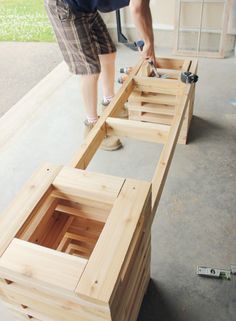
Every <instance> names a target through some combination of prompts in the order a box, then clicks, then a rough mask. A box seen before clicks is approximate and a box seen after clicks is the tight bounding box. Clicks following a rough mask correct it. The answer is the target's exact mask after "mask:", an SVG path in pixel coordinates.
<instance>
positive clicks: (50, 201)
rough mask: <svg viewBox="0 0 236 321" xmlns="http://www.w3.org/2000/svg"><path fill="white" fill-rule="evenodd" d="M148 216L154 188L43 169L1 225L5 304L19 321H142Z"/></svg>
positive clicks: (1, 284)
mask: <svg viewBox="0 0 236 321" xmlns="http://www.w3.org/2000/svg"><path fill="white" fill-rule="evenodd" d="M39 178H40V180H39ZM29 197H30V198H29ZM27 198H29V199H28V202H27V204H24V206H22V205H23V202H24V201H25V200H26V199H27ZM15 213H18V215H17V220H16V221H15V220H14V216H15ZM150 215H151V184H150V183H148V182H142V181H136V180H131V179H123V178H117V177H110V176H106V175H102V174H95V173H89V172H87V171H83V170H79V169H74V168H70V167H63V168H60V167H56V166H50V165H46V166H44V167H43V168H41V169H40V170H39V172H37V173H36V174H35V175H34V176H33V177H32V178H31V179H30V181H29V182H28V183H27V184H26V186H25V187H24V189H23V190H22V191H21V193H20V194H19V195H18V197H17V199H16V200H15V202H14V203H13V204H12V205H11V206H10V208H9V209H7V210H6V213H5V215H4V219H3V221H2V222H1V225H0V232H1V233H0V235H1V237H0V250H1V253H2V256H1V258H0V277H1V279H0V296H1V299H2V300H3V302H5V304H6V305H7V306H8V307H10V308H11V309H12V310H13V311H14V313H16V314H17V318H19V315H21V319H20V320H27V319H29V318H30V319H33V320H41V321H46V320H58V321H65V320H70V321H73V320H74V321H78V320H124V321H125V320H127V321H128V320H136V318H137V315H138V311H139V306H140V304H141V302H142V298H143V295H144V293H145V291H146V288H147V285H148V282H149V278H150V259H151V245H150V240H151V231H150V228H151V223H150V219H149V218H150ZM6 226H7V229H6ZM137 300H138V301H137ZM137 302H139V304H137Z"/></svg>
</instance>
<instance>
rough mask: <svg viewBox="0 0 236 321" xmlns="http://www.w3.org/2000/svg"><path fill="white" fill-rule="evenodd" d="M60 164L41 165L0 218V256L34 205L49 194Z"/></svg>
mask: <svg viewBox="0 0 236 321" xmlns="http://www.w3.org/2000/svg"><path fill="white" fill-rule="evenodd" d="M60 169H61V167H60V166H52V165H49V164H46V165H44V166H42V167H41V168H40V169H39V170H38V171H37V172H36V173H34V174H33V176H32V177H31V179H30V180H29V181H28V182H27V183H26V185H25V186H24V187H23V189H22V190H21V192H20V193H19V194H18V195H17V196H16V198H15V200H14V201H13V202H12V203H11V205H10V207H9V208H8V209H6V210H5V211H4V212H3V213H2V215H1V219H0V256H1V255H2V254H3V253H4V251H5V250H6V248H7V246H8V245H9V244H10V242H11V240H12V239H13V238H14V237H15V235H16V234H17V232H18V231H19V228H21V227H22V225H23V224H24V222H25V221H26V220H27V218H28V217H29V216H30V214H31V212H32V211H33V210H34V208H35V207H36V205H37V204H38V203H39V202H40V201H44V200H45V198H46V197H47V196H48V194H50V192H51V190H52V187H51V184H52V182H53V180H54V179H55V177H56V175H57V174H58V172H59V171H60Z"/></svg>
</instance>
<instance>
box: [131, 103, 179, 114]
mask: <svg viewBox="0 0 236 321" xmlns="http://www.w3.org/2000/svg"><path fill="white" fill-rule="evenodd" d="M127 106H128V109H129V110H130V111H139V112H144V113H151V114H160V115H168V116H174V114H175V108H174V106H168V105H158V104H150V103H142V105H138V104H135V103H134V104H132V105H131V104H127Z"/></svg>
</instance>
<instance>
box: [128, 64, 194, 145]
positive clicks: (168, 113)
mask: <svg viewBox="0 0 236 321" xmlns="http://www.w3.org/2000/svg"><path fill="white" fill-rule="evenodd" d="M157 62H158V72H159V74H160V75H161V76H162V77H163V78H161V79H154V78H153V77H150V75H151V73H152V71H151V69H150V67H148V68H147V67H146V68H141V69H140V71H139V73H138V74H137V77H136V79H135V81H136V86H135V88H134V91H133V92H132V94H131V95H130V96H129V99H128V103H127V107H128V111H129V119H132V120H140V121H145V122H151V123H157V124H164V125H171V124H172V123H173V118H174V115H175V112H176V105H177V104H178V98H179V91H178V90H177V89H176V83H177V82H178V81H179V79H180V75H181V72H184V71H187V70H188V68H189V67H190V64H191V60H187V59H186V60H183V59H171V58H159V59H158V60H157ZM195 72H196V69H195ZM140 76H141V77H140ZM164 77H166V78H164ZM147 78H148V79H147ZM170 79H172V80H173V81H171V82H170V81H169V80H170ZM158 81H159V82H161V86H160V87H158V86H157V82H158ZM164 84H166V86H163V85H164ZM194 96H195V91H194V90H193V91H192V93H191V98H190V100H189V104H188V108H187V110H186V113H185V116H184V122H183V125H182V129H181V132H180V137H179V140H178V143H180V144H186V142H187V136H188V131H189V127H190V123H191V119H192V115H193V105H194Z"/></svg>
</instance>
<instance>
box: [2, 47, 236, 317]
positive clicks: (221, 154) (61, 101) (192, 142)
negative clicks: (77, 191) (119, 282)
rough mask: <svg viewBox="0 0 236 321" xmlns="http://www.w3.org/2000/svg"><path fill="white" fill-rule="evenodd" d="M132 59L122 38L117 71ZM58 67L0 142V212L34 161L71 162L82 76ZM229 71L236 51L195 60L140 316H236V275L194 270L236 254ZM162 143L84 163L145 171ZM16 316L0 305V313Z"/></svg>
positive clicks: (232, 80) (234, 125)
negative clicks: (183, 140)
mask: <svg viewBox="0 0 236 321" xmlns="http://www.w3.org/2000/svg"><path fill="white" fill-rule="evenodd" d="M53 50H56V49H53ZM1 52H2V50H1ZM57 54H58V52H57ZM57 59H58V60H60V58H59V55H58V58H57ZM32 61H34V59H33V60H32ZM136 61H138V56H137V53H134V52H132V51H130V50H129V49H127V48H124V47H119V50H118V61H117V70H119V67H121V66H123V67H124V66H130V65H134V63H135V62H136ZM5 62H6V63H7V59H6V60H5ZM22 66H24V64H23V63H22ZM8 68H9V72H11V70H14V68H15V67H14V65H13V64H10V66H9V67H8ZM17 68H19V67H17ZM31 68H32V67H31ZM38 68H40V66H39V65H38V64H37V63H35V65H34V69H32V72H31V74H32V75H31V77H32V78H34V72H33V70H37V69H38ZM60 68H61V69H60V72H62V73H64V74H65V75H66V76H65V79H64V81H63V82H62V83H61V84H60V85H59V86H57V88H56V89H55V90H53V91H52V92H51V93H50V94H48V95H47V97H46V98H45V99H44V101H43V102H42V103H41V104H40V106H38V105H37V104H36V105H35V106H36V107H37V108H35V110H34V112H32V114H31V115H30V117H28V118H27V120H26V122H25V126H21V127H19V129H17V130H16V131H15V133H12V136H11V138H9V139H8V140H7V142H6V143H5V144H4V141H2V142H1V144H0V151H1V157H0V195H1V198H0V210H1V211H2V210H3V209H4V207H6V206H7V205H8V204H9V203H10V201H11V200H12V198H13V197H14V196H15V194H16V193H17V191H18V190H19V188H20V187H21V186H22V184H23V183H24V182H25V180H26V179H27V178H28V177H29V176H30V175H31V173H32V172H33V171H34V170H35V168H36V167H38V166H39V165H40V164H42V163H43V162H45V161H49V162H53V163H57V164H68V163H69V161H70V160H71V159H72V157H73V155H74V153H75V152H76V151H77V150H78V149H79V146H80V144H81V143H82V132H83V125H82V121H83V119H84V112H83V107H82V102H81V98H80V95H79V90H78V88H79V79H78V78H77V77H75V76H70V75H69V74H68V73H67V71H66V68H65V66H63V65H62V66H61V67H60ZM49 69H50V67H49ZM6 70H7V68H6ZM57 70H58V69H57ZM235 70H236V58H228V59H225V60H214V59H200V61H199V77H200V80H199V83H198V84H197V92H196V100H195V111H194V118H193V121H192V125H191V129H190V134H189V144H188V145H186V146H182V145H180V146H178V147H177V149H176V152H175V156H174V159H173V163H172V165H171V169H170V172H169V176H168V179H167V182H166V185H165V188H164V192H163V196H162V198H161V202H160V205H159V208H158V210H157V214H156V217H155V221H154V224H153V234H152V267H151V268H152V279H151V281H150V285H149V288H148V292H147V295H146V297H145V299H144V301H143V305H142V308H141V311H140V315H139V321H226V320H227V321H235V320H236V276H234V277H233V278H232V279H231V280H230V281H226V280H218V279H207V278H200V277H198V276H196V268H197V266H198V265H202V266H211V267H218V268H225V269H228V268H229V266H230V264H233V263H234V264H235V263H236V250H235V246H236V161H235V160H236V106H234V105H233V104H231V103H230V101H231V100H233V99H236V85H235V84H236V73H235ZM1 77H2V76H1ZM29 78H30V77H29ZM3 79H4V78H3ZM3 79H2V80H1V81H3ZM27 80H28V86H32V85H31V84H32V79H31V82H30V81H29V79H27ZM19 81H20V80H19ZM16 84H17V85H18V84H19V82H16ZM22 85H24V86H26V85H25V84H22ZM25 88H26V87H25ZM13 90H14V89H13ZM9 91H10V86H9V87H8V89H7V93H6V95H7V94H8V95H9ZM36 103H37V102H36ZM22 113H24V109H22ZM3 119H4V118H2V120H3ZM6 119H7V118H6ZM2 120H0V138H1V132H2V130H3V121H2ZM59 142H60V144H59ZM160 150H161V146H158V145H155V144H150V143H148V144H147V143H141V142H136V141H133V140H124V148H123V149H122V150H120V151H117V152H112V153H109V152H103V151H99V152H98V153H97V154H96V156H95V158H94V159H93V161H92V163H91V165H90V167H89V170H91V171H99V172H104V173H107V174H113V175H118V176H127V177H134V178H138V179H145V180H151V177H152V175H153V172H154V168H155V166H156V163H157V160H158V157H159V153H160ZM13 320H14V318H12V317H11V315H10V312H8V311H7V310H6V309H5V308H4V307H3V306H2V305H1V304H0V321H13ZM68 321H69V320H68Z"/></svg>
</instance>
